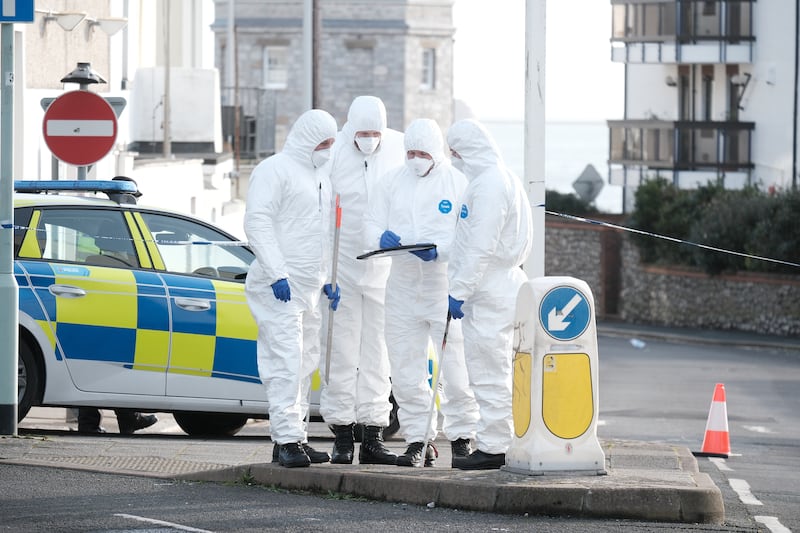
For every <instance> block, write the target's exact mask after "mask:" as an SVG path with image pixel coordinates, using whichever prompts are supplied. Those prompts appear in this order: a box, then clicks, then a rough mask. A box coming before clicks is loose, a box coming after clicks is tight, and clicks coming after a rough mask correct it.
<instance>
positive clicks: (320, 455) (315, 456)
mask: <svg viewBox="0 0 800 533" xmlns="http://www.w3.org/2000/svg"><path fill="white" fill-rule="evenodd" d="M280 447H281V445H280V444H275V446H273V447H272V462H273V463H277V462H278V455H279V453H278V452H279V450H280ZM303 451H304V452H306V455H307V456H308V458H309V460H310V461H311V463H312V464H321V463H327V462H328V461H330V460H331V456H330V455H328V452H320V451H317V450H315V449H314V448H312V447H311V446H309V445H308V443H306V442H304V443H303Z"/></svg>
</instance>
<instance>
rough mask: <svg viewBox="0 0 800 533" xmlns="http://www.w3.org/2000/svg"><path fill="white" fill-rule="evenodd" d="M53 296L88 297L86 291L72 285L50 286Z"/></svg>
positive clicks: (49, 289)
mask: <svg viewBox="0 0 800 533" xmlns="http://www.w3.org/2000/svg"><path fill="white" fill-rule="evenodd" d="M47 290H48V291H50V294H52V295H53V296H61V297H62V298H80V297H82V296H86V291H85V290H83V289H81V288H80V287H73V286H72V285H50V286H49V287H48V288H47Z"/></svg>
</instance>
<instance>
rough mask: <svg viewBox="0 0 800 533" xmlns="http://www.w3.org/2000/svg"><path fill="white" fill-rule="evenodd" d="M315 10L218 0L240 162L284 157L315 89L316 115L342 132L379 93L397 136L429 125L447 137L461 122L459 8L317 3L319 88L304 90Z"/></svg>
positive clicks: (230, 124) (226, 95)
mask: <svg viewBox="0 0 800 533" xmlns="http://www.w3.org/2000/svg"><path fill="white" fill-rule="evenodd" d="M307 1H310V0H294V1H286V0H259V1H242V0H238V1H237V0H216V1H215V7H216V15H215V20H214V24H213V25H212V29H213V30H214V32H215V35H216V45H215V54H216V59H215V64H216V65H217V66H218V68H219V70H220V78H221V80H223V81H222V85H223V89H222V105H223V129H224V135H223V136H224V138H225V139H226V140H227V141H228V142H233V141H235V139H236V136H235V135H233V132H234V131H236V130H237V127H238V131H239V132H240V138H241V144H240V146H239V153H240V155H241V157H242V158H244V159H247V158H256V159H258V158H262V157H264V156H266V155H270V154H271V153H273V152H274V151H275V150H276V148H277V149H280V147H281V146H282V144H283V140H284V139H285V136H286V134H287V132H288V128H289V127H291V125H292V123H293V122H294V120H295V119H296V118H297V116H298V115H300V114H301V113H302V112H303V111H305V110H306V108H307V107H308V105H307V102H308V101H309V99H308V97H307V95H308V94H312V93H310V92H309V86H311V87H316V88H317V91H316V92H315V93H313V101H314V102H316V106H317V107H321V108H323V109H325V110H327V111H329V112H330V113H331V114H332V115H333V116H334V117H335V118H336V120H337V122H338V124H339V126H340V127H341V125H342V124H344V122H345V120H346V118H347V109H348V107H349V105H350V102H351V101H352V100H353V98H355V97H356V96H358V95H362V94H372V95H375V96H378V97H380V98H381V99H383V101H384V102H385V103H386V108H387V114H388V123H389V127H391V128H395V129H399V130H403V129H405V127H406V125H408V123H409V122H411V121H412V120H413V119H415V118H419V117H427V118H432V119H434V120H436V121H437V122H438V123H439V124H440V126H441V127H442V129H443V130H446V128H447V127H448V126H449V125H450V123H451V122H452V118H453V60H452V56H453V33H454V31H455V28H454V27H453V20H452V5H453V1H452V0H316V1H315V2H314V3H313V5H314V9H315V10H316V14H317V17H316V19H317V21H318V23H317V24H316V25H315V24H310V26H311V27H316V28H318V32H317V33H316V35H315V38H314V42H315V43H316V47H315V48H316V57H317V58H318V59H317V71H316V80H317V81H316V82H315V83H309V82H308V81H306V80H308V79H309V76H308V75H307V74H306V72H308V71H306V70H305V66H304V65H305V62H304V61H305V58H304V56H311V53H310V52H305V50H307V49H306V48H304V46H303V43H304V32H303V22H304V12H305V8H306V6H307V5H308V4H307ZM229 2H235V3H234V4H233V6H231V5H230V4H229ZM231 7H233V12H234V16H233V25H232V26H229V20H230V18H231V17H230V16H229V13H230V9H231ZM311 11H312V13H313V10H311ZM312 18H313V17H312ZM231 36H233V46H234V51H235V53H234V54H231V53H230V52H231V50H230V48H229V46H230V42H229V41H230V40H231ZM230 58H234V61H233V63H234V64H230V63H231V61H230ZM236 108H239V109H240V110H241V111H240V113H239V116H238V118H237V117H236V113H234V110H235V109H236ZM234 146H235V143H234Z"/></svg>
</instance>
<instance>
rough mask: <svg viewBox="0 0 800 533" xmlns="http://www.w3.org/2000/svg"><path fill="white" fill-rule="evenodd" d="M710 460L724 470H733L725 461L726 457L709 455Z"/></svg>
mask: <svg viewBox="0 0 800 533" xmlns="http://www.w3.org/2000/svg"><path fill="white" fill-rule="evenodd" d="M708 460H709V461H711V462H712V463H714V465H716V467H717V468H718V469H719V470H720V471H722V472H733V468H731V467H729V466H728V465H727V464H726V463H725V459H723V458H722V457H709V458H708Z"/></svg>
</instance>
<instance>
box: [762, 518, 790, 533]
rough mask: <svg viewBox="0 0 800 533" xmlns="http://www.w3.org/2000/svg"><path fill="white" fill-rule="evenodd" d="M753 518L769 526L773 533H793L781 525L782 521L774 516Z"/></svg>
mask: <svg viewBox="0 0 800 533" xmlns="http://www.w3.org/2000/svg"><path fill="white" fill-rule="evenodd" d="M753 518H755V519H756V522H761V523H762V524H764V525H765V526H767V529H769V530H770V531H772V533H792V530H791V529H789V528H788V527H786V526H784V525H783V524H781V522H780V520H778V519H777V518H775V517H774V516H754V517H753Z"/></svg>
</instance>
